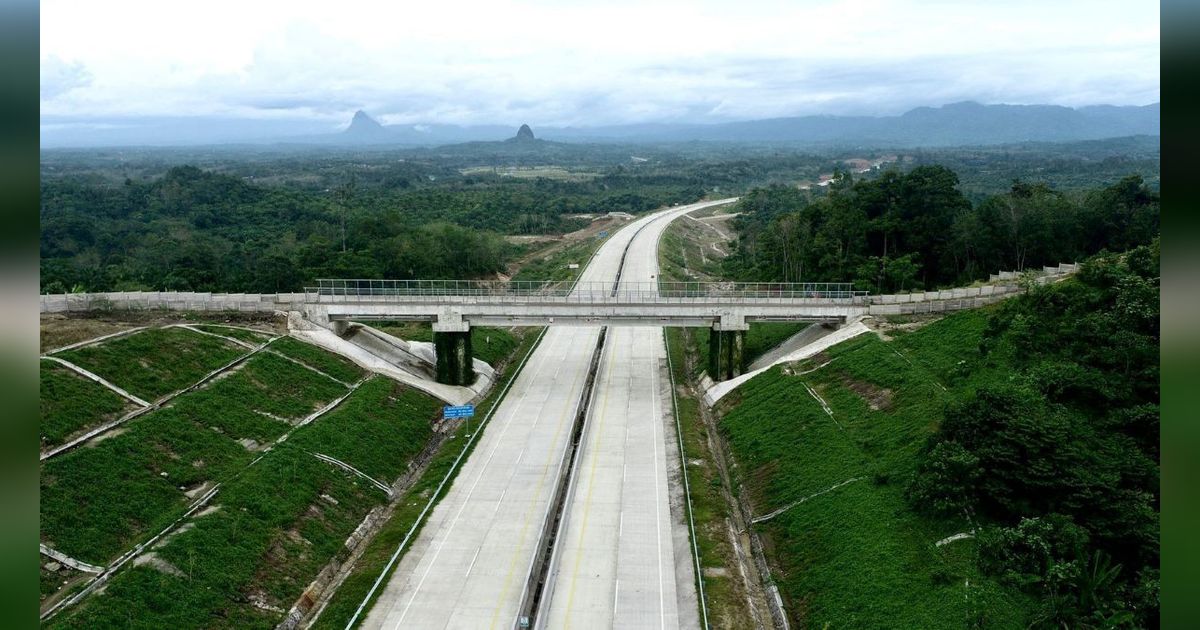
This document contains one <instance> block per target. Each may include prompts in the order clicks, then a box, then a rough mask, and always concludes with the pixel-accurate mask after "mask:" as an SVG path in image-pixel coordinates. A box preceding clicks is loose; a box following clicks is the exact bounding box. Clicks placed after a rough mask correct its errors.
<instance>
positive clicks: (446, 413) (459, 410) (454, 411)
mask: <svg viewBox="0 0 1200 630" xmlns="http://www.w3.org/2000/svg"><path fill="white" fill-rule="evenodd" d="M473 415H475V405H460V406H457V407H454V406H450V405H446V406H445V407H442V420H449V419H450V418H470V417H471V416H473Z"/></svg>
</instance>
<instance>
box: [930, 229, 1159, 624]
mask: <svg viewBox="0 0 1200 630" xmlns="http://www.w3.org/2000/svg"><path fill="white" fill-rule="evenodd" d="M1159 273H1160V272H1159V248H1158V241H1157V239H1156V240H1155V241H1154V242H1153V243H1152V244H1151V245H1149V246H1141V247H1137V248H1135V249H1132V250H1131V251H1129V252H1127V253H1125V254H1106V255H1103V256H1098V257H1096V258H1094V259H1092V260H1089V261H1088V262H1086V263H1084V265H1083V267H1082V269H1081V271H1080V272H1079V273H1078V274H1077V277H1076V278H1075V279H1074V280H1073V281H1070V282H1063V283H1059V284H1056V285H1048V286H1036V287H1030V289H1029V292H1028V293H1027V294H1026V295H1023V296H1021V297H1020V298H1018V299H1014V300H1010V301H1007V302H1004V303H1003V304H1002V305H1001V306H1000V307H999V308H998V309H997V311H996V312H994V314H992V315H991V317H990V319H989V321H988V325H987V328H986V329H985V331H984V334H983V340H982V342H981V343H980V346H979V349H978V354H977V356H976V357H975V358H974V359H972V360H970V361H968V362H966V363H969V365H968V364H966V363H964V364H963V365H960V371H961V372H963V373H964V374H966V373H970V372H971V371H972V370H976V371H977V372H980V373H983V372H986V370H985V369H981V366H985V365H988V364H991V365H1000V366H1003V369H1002V370H999V371H997V372H995V373H994V374H991V376H990V377H989V378H985V379H980V381H981V382H979V384H978V385H977V386H976V387H975V389H974V392H973V393H971V394H969V395H967V396H965V397H963V398H962V399H960V400H958V401H955V402H954V403H952V404H950V405H949V407H948V409H947V410H946V412H945V417H944V419H943V420H942V422H941V425H940V427H939V429H938V431H937V432H936V433H935V434H934V435H933V436H931V438H930V439H929V442H928V444H927V446H926V448H925V449H924V451H923V453H922V455H921V456H920V458H919V464H918V467H917V470H916V474H915V475H914V476H913V480H912V482H911V483H910V486H909V488H908V496H909V499H910V500H911V501H912V503H913V505H914V507H916V508H918V509H919V510H921V511H924V512H927V513H931V514H933V515H942V516H949V515H955V516H962V515H965V516H966V517H967V519H968V520H969V521H971V522H973V523H978V524H979V528H978V532H977V533H978V539H979V564H980V568H981V569H982V570H983V571H984V572H986V573H988V574H991V575H995V576H998V577H1000V579H1002V580H1004V581H1006V582H1008V583H1011V584H1012V585H1014V586H1016V587H1018V588H1020V589H1022V590H1025V591H1027V592H1028V593H1030V594H1031V595H1033V596H1034V597H1036V598H1037V600H1038V601H1039V602H1040V608H1039V609H1038V611H1037V613H1036V617H1035V619H1034V625H1036V626H1039V627H1049V626H1053V627H1063V628H1112V627H1128V626H1130V625H1133V626H1136V627H1146V628H1156V627H1158V581H1159V577H1158V572H1159V540H1158V539H1159V510H1160V493H1159V476H1160V470H1159V401H1160V390H1159V343H1160V330H1159Z"/></svg>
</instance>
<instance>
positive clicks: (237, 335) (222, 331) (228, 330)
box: [192, 324, 273, 345]
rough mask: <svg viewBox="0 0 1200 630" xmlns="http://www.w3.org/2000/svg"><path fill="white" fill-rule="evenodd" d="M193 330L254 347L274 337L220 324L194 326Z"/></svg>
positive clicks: (257, 331)
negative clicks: (229, 338) (232, 339)
mask: <svg viewBox="0 0 1200 630" xmlns="http://www.w3.org/2000/svg"><path fill="white" fill-rule="evenodd" d="M192 328H196V329H199V330H203V331H205V332H210V333H213V334H214V335H222V336H224V337H232V338H234V339H238V340H241V341H245V342H246V343H251V344H254V345H258V344H261V343H265V342H266V341H268V340H269V339H270V338H271V337H272V336H273V335H271V334H270V333H268V332H266V331H261V330H249V329H246V328H242V327H239V326H222V325H220V324H193V325H192Z"/></svg>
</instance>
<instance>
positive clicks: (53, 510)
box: [40, 409, 252, 565]
mask: <svg viewBox="0 0 1200 630" xmlns="http://www.w3.org/2000/svg"><path fill="white" fill-rule="evenodd" d="M127 429H128V432H126V433H123V434H120V435H116V436H115V437H110V438H108V439H106V440H104V441H102V442H100V443H98V444H96V445H95V446H86V447H81V448H79V449H76V450H74V451H71V452H69V453H65V454H63V455H59V456H57V457H54V458H53V459H50V460H47V461H46V462H45V463H44V464H43V465H42V471H41V492H40V499H41V501H40V508H41V536H42V541H43V542H46V543H47V544H49V545H50V546H52V547H54V548H55V549H58V550H60V551H62V552H63V553H66V554H67V555H69V556H73V557H75V558H78V559H80V560H83V561H84V562H89V563H92V564H97V565H104V564H107V563H108V562H109V561H110V560H111V559H113V558H114V557H116V556H117V555H118V554H120V553H121V552H122V551H124V550H126V549H128V548H129V547H131V546H133V544H135V543H136V542H138V541H139V540H141V539H142V538H143V537H144V536H145V535H147V534H148V533H150V532H154V531H158V530H160V529H162V528H163V527H166V526H167V525H168V524H170V522H171V521H173V520H174V519H175V518H177V517H178V516H179V514H181V513H182V512H183V511H184V509H185V507H186V506H187V504H188V503H189V502H190V499H189V498H188V497H187V496H185V495H184V493H183V491H181V490H180V489H179V488H180V487H181V486H182V487H192V486H195V485H197V484H199V483H201V482H203V481H206V480H209V479H217V478H220V477H222V476H224V475H227V474H228V473H230V472H232V470H234V469H236V468H239V467H241V466H245V465H246V464H247V463H249V460H250V459H251V458H252V454H251V453H250V452H249V451H247V450H246V449H244V448H242V446H241V445H239V444H238V443H236V442H234V441H233V440H230V439H229V438H227V437H225V436H223V435H221V434H219V433H217V432H215V431H212V430H211V429H208V428H207V427H203V426H201V425H198V424H196V423H195V422H193V421H191V420H189V419H187V418H186V417H184V416H182V415H180V414H178V413H176V412H174V410H173V409H167V410H163V411H160V412H156V413H153V414H148V415H146V416H142V417H141V418H138V419H137V420H135V421H132V422H130V423H128V425H127ZM161 473H166V475H163V474H161Z"/></svg>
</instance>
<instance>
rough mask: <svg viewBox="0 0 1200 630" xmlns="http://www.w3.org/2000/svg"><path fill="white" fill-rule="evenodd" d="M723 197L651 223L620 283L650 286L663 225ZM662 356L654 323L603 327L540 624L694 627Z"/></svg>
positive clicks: (658, 217) (659, 216)
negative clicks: (605, 329)
mask: <svg viewBox="0 0 1200 630" xmlns="http://www.w3.org/2000/svg"><path fill="white" fill-rule="evenodd" d="M729 201H730V200H723V201H720V202H713V203H704V204H695V205H692V206H686V207H681V208H676V209H672V210H668V211H666V212H661V213H658V214H656V215H654V216H653V217H652V219H651V221H649V222H648V223H647V224H646V225H645V227H644V228H643V229H641V230H639V231H638V233H637V235H636V236H635V237H634V238H633V240H632V242H631V243H630V245H629V249H628V253H627V255H626V258H625V268H624V271H623V273H622V274H621V284H625V283H639V282H640V283H646V282H654V281H655V280H657V276H658V241H659V238H660V237H661V235H662V233H663V231H664V230H666V228H667V226H668V225H670V223H671V221H673V220H674V219H676V218H678V217H680V216H682V215H684V214H686V213H688V212H692V211H695V210H698V209H700V208H703V207H707V206H711V205H716V204H718V203H728V202H729ZM631 288H632V287H631ZM666 352H667V351H666V345H665V343H664V341H663V331H662V328H660V327H656V326H622V327H612V328H610V329H609V333H608V339H607V341H606V343H605V348H604V350H603V353H602V355H601V358H600V367H599V372H598V374H597V376H596V386H595V388H594V390H593V399H592V402H591V405H590V412H589V416H588V419H587V423H586V425H585V428H584V434H583V437H582V440H581V446H580V453H579V456H578V457H577V459H576V467H575V470H574V471H573V475H574V477H573V479H572V487H571V494H570V495H569V498H568V504H567V512H566V514H565V515H564V517H563V520H562V523H561V526H560V534H559V536H558V543H557V544H556V547H555V553H554V558H553V561H552V566H551V570H550V576H549V579H548V583H547V591H546V593H545V595H544V596H543V602H548V604H545V603H544V604H543V606H542V611H541V612H540V613H539V614H538V615H537V626H538V627H539V628H564V629H567V628H698V627H700V619H699V613H698V611H697V604H696V592H695V588H694V586H693V585H694V584H695V572H694V571H693V565H692V555H691V548H690V546H689V539H688V532H687V525H686V517H687V514H686V512H685V510H684V505H685V502H686V497H684V496H683V491H682V480H681V477H680V475H681V474H682V471H681V469H680V460H679V451H678V445H677V441H676V437H675V423H674V415H673V414H672V410H671V389H670V377H669V375H668V373H667V368H666V356H667V353H666Z"/></svg>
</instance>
